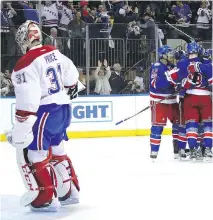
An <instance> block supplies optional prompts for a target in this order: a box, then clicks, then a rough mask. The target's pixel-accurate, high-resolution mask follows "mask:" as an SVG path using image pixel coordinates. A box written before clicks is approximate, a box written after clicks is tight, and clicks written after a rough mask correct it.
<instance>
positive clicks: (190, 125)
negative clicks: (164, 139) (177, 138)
mask: <svg viewBox="0 0 213 220" xmlns="http://www.w3.org/2000/svg"><path fill="white" fill-rule="evenodd" d="M186 137H187V141H188V145H189V148H190V149H194V148H197V137H198V122H192V121H189V122H187V123H186Z"/></svg>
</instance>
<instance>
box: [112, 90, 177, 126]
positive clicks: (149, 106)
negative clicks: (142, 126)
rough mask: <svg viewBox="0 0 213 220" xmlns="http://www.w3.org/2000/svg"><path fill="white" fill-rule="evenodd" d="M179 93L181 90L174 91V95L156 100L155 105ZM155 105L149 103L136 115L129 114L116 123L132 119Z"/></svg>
mask: <svg viewBox="0 0 213 220" xmlns="http://www.w3.org/2000/svg"><path fill="white" fill-rule="evenodd" d="M179 93H180V91H179V92H176V93H174V94H172V95H169V96H167V97H165V98H164V99H161V100H160V101H158V102H156V103H155V105H156V104H159V103H161V102H162V101H164V100H167V99H170V98H171V97H173V96H175V95H178V94H179ZM153 106H154V105H148V106H147V107H146V108H144V109H142V110H141V111H139V112H137V113H135V114H134V115H132V116H129V117H127V118H125V119H123V120H121V121H119V122H117V123H115V125H119V124H121V123H123V122H125V121H127V120H129V119H131V118H133V117H135V116H137V115H139V114H140V113H142V112H144V111H146V110H147V109H149V108H152V107H153Z"/></svg>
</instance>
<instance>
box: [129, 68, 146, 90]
mask: <svg viewBox="0 0 213 220" xmlns="http://www.w3.org/2000/svg"><path fill="white" fill-rule="evenodd" d="M142 73H143V68H140V69H139V70H138V69H137V70H136V76H135V79H134V81H133V84H132V92H133V93H134V94H138V93H143V92H145V85H144V80H143V76H142Z"/></svg>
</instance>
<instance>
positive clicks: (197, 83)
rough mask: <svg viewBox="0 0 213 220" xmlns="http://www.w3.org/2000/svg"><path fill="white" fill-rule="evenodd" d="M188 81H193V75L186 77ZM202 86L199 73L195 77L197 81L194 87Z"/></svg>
mask: <svg viewBox="0 0 213 220" xmlns="http://www.w3.org/2000/svg"><path fill="white" fill-rule="evenodd" d="M188 77H189V79H191V80H193V78H194V75H193V74H191V73H190V74H189V75H188ZM201 85H202V75H201V74H200V73H198V75H197V81H196V87H201Z"/></svg>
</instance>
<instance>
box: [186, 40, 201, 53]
mask: <svg viewBox="0 0 213 220" xmlns="http://www.w3.org/2000/svg"><path fill="white" fill-rule="evenodd" d="M187 52H188V54H190V53H197V54H198V53H200V52H201V47H200V45H199V44H198V43H196V42H195V41H193V42H191V43H188V44H187Z"/></svg>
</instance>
